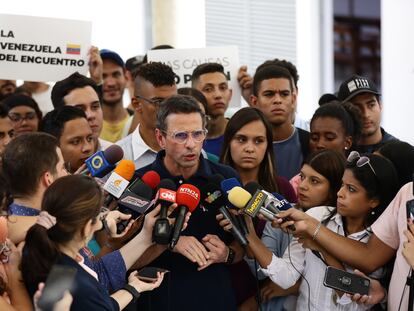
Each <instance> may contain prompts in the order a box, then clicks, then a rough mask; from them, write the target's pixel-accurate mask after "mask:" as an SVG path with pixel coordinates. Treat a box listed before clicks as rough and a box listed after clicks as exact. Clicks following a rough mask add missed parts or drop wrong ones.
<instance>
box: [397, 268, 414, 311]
mask: <svg viewBox="0 0 414 311" xmlns="http://www.w3.org/2000/svg"><path fill="white" fill-rule="evenodd" d="M412 272H413V268H410V271H409V272H408V275H407V280H408V279H409V278H410V275H411V273H412ZM406 289H407V284H405V285H404V290H403V292H402V294H401V298H400V303H399V305H398V311H400V310H401V305H402V301H403V298H404V295H405V290H406Z"/></svg>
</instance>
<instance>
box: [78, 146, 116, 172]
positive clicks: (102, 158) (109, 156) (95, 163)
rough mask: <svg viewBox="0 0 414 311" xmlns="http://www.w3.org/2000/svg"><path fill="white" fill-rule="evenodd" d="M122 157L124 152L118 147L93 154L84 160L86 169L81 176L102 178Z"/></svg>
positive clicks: (111, 147)
mask: <svg viewBox="0 0 414 311" xmlns="http://www.w3.org/2000/svg"><path fill="white" fill-rule="evenodd" d="M123 157H124V151H123V150H122V148H121V147H119V146H118V145H111V146H109V147H108V148H106V149H105V150H104V151H98V152H95V153H94V154H93V155H91V156H90V157H89V158H87V159H86V161H85V164H86V169H84V170H83V171H82V172H81V174H83V175H85V174H88V173H89V174H90V175H91V176H92V177H98V178H102V177H104V176H105V175H107V174H108V173H109V172H110V171H112V170H113V169H114V168H115V163H117V162H119V161H120V160H121V159H122V158H123Z"/></svg>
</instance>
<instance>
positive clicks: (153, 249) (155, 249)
mask: <svg viewBox="0 0 414 311" xmlns="http://www.w3.org/2000/svg"><path fill="white" fill-rule="evenodd" d="M167 247H168V246H167V245H160V244H153V245H151V246H150V247H148V248H147V249H146V250H145V252H144V253H143V254H142V255H141V257H139V258H138V259H137V260H136V261H135V263H133V264H132V266H131V268H130V269H134V270H135V269H140V268H142V267H145V266H147V265H148V264H149V263H151V262H152V261H153V260H154V259H155V258H157V257H158V256H160V255H161V254H162V253H163V252H164V251H165V250H167Z"/></svg>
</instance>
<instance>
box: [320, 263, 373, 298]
mask: <svg viewBox="0 0 414 311" xmlns="http://www.w3.org/2000/svg"><path fill="white" fill-rule="evenodd" d="M323 285H325V286H326V287H329V288H332V289H335V290H339V291H342V292H344V293H348V294H360V295H368V294H369V285H370V279H368V278H365V277H362V276H359V275H356V274H353V273H350V272H347V271H343V270H340V269H336V268H334V267H331V266H328V267H326V270H325V279H324V280H323Z"/></svg>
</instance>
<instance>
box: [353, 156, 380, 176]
mask: <svg viewBox="0 0 414 311" xmlns="http://www.w3.org/2000/svg"><path fill="white" fill-rule="evenodd" d="M355 160H356V166H357V167H363V166H364V165H367V164H368V165H369V168H370V169H371V171H372V172H373V173H374V175H375V176H377V173H375V170H374V168H373V167H372V165H371V163H370V162H371V161H370V159H369V158H368V157H367V156H361V155H360V154H359V152H358V151H351V153H350V154H349V156H348V159H347V161H348V163H353V162H354V161H355Z"/></svg>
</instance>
